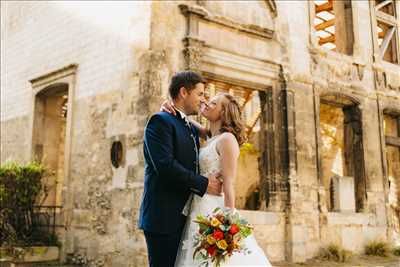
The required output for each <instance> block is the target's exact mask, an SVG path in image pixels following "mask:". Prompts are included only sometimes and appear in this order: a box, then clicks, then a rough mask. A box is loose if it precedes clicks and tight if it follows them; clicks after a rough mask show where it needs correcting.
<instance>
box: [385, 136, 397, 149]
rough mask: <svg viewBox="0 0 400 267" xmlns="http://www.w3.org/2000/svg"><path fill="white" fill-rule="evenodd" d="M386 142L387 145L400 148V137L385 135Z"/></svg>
mask: <svg viewBox="0 0 400 267" xmlns="http://www.w3.org/2000/svg"><path fill="white" fill-rule="evenodd" d="M385 142H386V145H389V146H397V147H398V148H400V137H395V136H388V135H385Z"/></svg>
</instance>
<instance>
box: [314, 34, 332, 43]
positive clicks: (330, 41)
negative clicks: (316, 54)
mask: <svg viewBox="0 0 400 267" xmlns="http://www.w3.org/2000/svg"><path fill="white" fill-rule="evenodd" d="M334 42H335V35H331V36H328V37H325V38H320V39H319V41H318V43H319V45H323V44H326V43H334Z"/></svg>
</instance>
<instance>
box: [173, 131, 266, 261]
mask: <svg viewBox="0 0 400 267" xmlns="http://www.w3.org/2000/svg"><path fill="white" fill-rule="evenodd" d="M219 137H220V135H217V136H215V137H213V138H211V139H209V140H208V141H207V142H206V144H205V146H204V147H202V148H201V149H200V155H199V160H200V173H201V175H203V176H205V177H207V176H208V175H210V174H212V173H216V172H219V171H220V159H219V155H218V153H217V150H216V144H217V142H218V138H219ZM216 207H224V197H223V196H213V195H209V194H205V195H204V196H203V197H199V196H197V195H194V197H193V202H192V205H191V210H190V213H189V215H188V217H187V220H186V226H185V229H184V231H183V233H182V238H181V243H180V245H179V249H178V254H177V257H176V261H175V267H198V266H199V265H200V262H198V261H196V260H194V259H193V252H194V247H193V244H194V239H193V235H194V234H195V233H196V232H197V231H198V224H196V223H194V222H193V220H194V219H195V218H196V216H197V215H199V214H202V215H207V214H211V213H212V211H213V210H214V209H215V208H216ZM245 242H246V247H247V248H248V249H249V250H250V251H251V253H250V254H246V255H244V254H242V253H238V252H236V253H233V255H232V256H231V257H230V258H229V259H228V260H227V261H226V262H224V263H222V265H221V266H222V267H228V266H247V267H256V266H257V267H261V266H262V267H266V266H271V264H270V263H269V261H268V259H267V257H266V256H265V254H264V252H263V250H262V249H261V248H260V247H259V246H258V244H257V241H256V240H255V238H254V236H253V235H251V236H249V237H247V238H246V239H245ZM210 266H213V265H212V264H211V262H210Z"/></svg>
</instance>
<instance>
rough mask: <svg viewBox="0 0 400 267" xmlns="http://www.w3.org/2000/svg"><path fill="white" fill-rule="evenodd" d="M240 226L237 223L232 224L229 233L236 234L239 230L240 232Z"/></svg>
mask: <svg viewBox="0 0 400 267" xmlns="http://www.w3.org/2000/svg"><path fill="white" fill-rule="evenodd" d="M239 230H240V229H239V226H237V225H236V224H232V225H231V228H230V229H229V233H231V234H232V235H234V234H236V233H237V232H239Z"/></svg>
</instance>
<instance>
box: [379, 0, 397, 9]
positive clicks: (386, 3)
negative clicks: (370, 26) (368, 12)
mask: <svg viewBox="0 0 400 267" xmlns="http://www.w3.org/2000/svg"><path fill="white" fill-rule="evenodd" d="M390 3H393V0H386V1H383V2H382V3H380V4H377V5H376V6H375V10H379V9H381V8H382V7H384V6H386V5H388V4H390Z"/></svg>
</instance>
